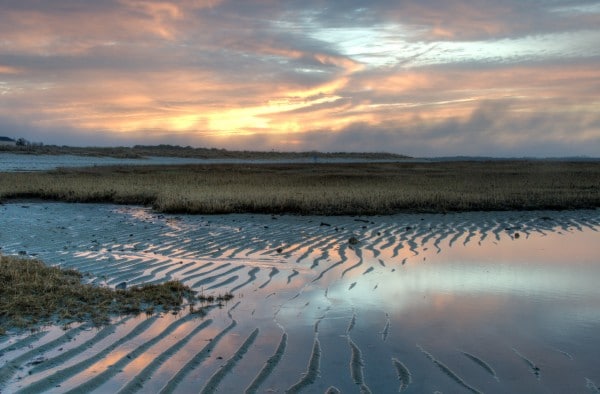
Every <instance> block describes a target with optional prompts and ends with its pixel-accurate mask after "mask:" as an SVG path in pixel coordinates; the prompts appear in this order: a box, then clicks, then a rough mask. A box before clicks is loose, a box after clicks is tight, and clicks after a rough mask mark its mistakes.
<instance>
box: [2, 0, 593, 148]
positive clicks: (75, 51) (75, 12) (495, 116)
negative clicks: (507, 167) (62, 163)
mask: <svg viewBox="0 0 600 394" xmlns="http://www.w3.org/2000/svg"><path fill="white" fill-rule="evenodd" d="M1 135H6V136H9V137H15V138H16V137H24V138H27V139H28V140H31V141H40V142H44V143H46V144H61V145H62V144H67V145H133V144H159V143H167V144H179V145H192V146H206V147H219V148H221V147H223V148H228V149H259V150H271V149H276V150H295V151H298V150H322V151H387V152H395V153H404V154H408V155H413V156H445V155H491V156H576V155H590V156H599V155H600V154H599V152H600V1H598V0H596V1H586V0H581V1H578V0H479V1H473V0H437V1H434V0H420V1H391V0H389V1H385V0H372V1H355V0H339V1H315V0H303V1H292V0H237V1H229V0H222V1H220V0H182V1H143V0H95V1H81V0H52V1H49V0H0V136H1Z"/></svg>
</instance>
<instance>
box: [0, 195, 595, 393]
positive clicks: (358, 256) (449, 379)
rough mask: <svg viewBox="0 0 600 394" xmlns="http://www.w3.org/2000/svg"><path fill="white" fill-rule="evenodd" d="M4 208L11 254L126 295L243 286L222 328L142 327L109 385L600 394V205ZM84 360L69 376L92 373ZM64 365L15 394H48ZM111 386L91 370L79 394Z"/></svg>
mask: <svg viewBox="0 0 600 394" xmlns="http://www.w3.org/2000/svg"><path fill="white" fill-rule="evenodd" d="M0 210H2V221H3V225H4V226H3V228H11V229H12V231H10V232H7V231H1V232H0V242H1V244H2V246H3V252H5V253H11V252H12V253H16V252H18V251H19V250H26V251H27V252H28V253H29V254H35V255H38V256H40V257H41V258H43V259H44V260H46V261H48V262H50V263H54V264H61V265H63V266H67V267H73V268H78V269H82V270H85V271H88V272H90V273H91V274H92V275H95V277H96V279H97V280H98V281H100V282H102V283H107V284H109V285H110V284H114V283H118V282H119V281H127V282H128V283H131V284H136V283H149V282H154V281H160V280H166V279H168V278H179V279H181V280H183V281H184V282H185V283H187V284H189V285H191V286H194V287H195V288H196V290H198V291H205V292H213V293H224V292H226V291H233V292H234V294H235V296H236V298H235V299H234V301H233V302H232V303H230V304H227V305H223V307H222V308H221V309H218V308H215V309H213V310H212V311H210V312H209V313H208V315H207V316H206V317H205V318H195V317H194V316H190V315H188V314H187V313H181V314H180V315H177V316H172V315H166V316H162V317H157V319H158V321H157V322H156V323H152V324H150V323H148V326H147V327H146V326H144V324H147V323H145V322H146V320H139V319H132V320H131V321H130V322H129V323H127V324H125V325H124V328H123V329H119V330H117V331H116V333H115V334H114V336H110V337H108V338H110V341H109V343H108V344H107V345H106V346H109V347H110V346H111V345H110V344H115V343H116V344H117V346H115V347H114V349H112V350H110V352H107V353H106V357H103V358H102V359H99V360H96V361H95V363H94V365H95V366H99V367H102V368H109V366H110V365H113V363H117V362H120V363H122V364H123V367H122V368H121V369H120V370H119V371H118V373H115V374H114V375H110V376H109V375H102V376H106V380H105V381H103V382H102V384H101V386H99V387H100V388H110V390H111V391H118V390H119V389H120V388H122V387H124V386H127V387H133V386H132V385H134V384H136V385H138V384H139V385H141V386H140V387H142V389H144V390H149V391H152V392H155V391H159V390H160V389H161V388H163V387H170V388H172V389H173V390H175V389H177V390H179V391H182V392H186V391H199V390H200V389H201V388H202V387H199V385H200V386H202V385H203V384H204V383H205V382H207V381H212V382H217V387H218V388H219V390H222V391H228V392H241V391H244V389H245V388H246V387H257V386H256V385H258V387H259V391H265V390H274V391H280V392H281V391H284V390H286V389H289V388H290V387H292V386H293V385H296V384H299V385H300V386H301V387H305V388H306V391H309V392H325V390H327V389H328V388H329V387H330V386H335V387H336V388H338V389H340V390H341V391H342V392H356V391H357V390H358V389H359V388H360V387H362V388H363V389H365V388H367V389H370V390H371V391H372V392H394V391H397V390H398V389H399V388H401V387H403V388H406V392H435V391H440V392H468V391H485V392H497V393H506V392H532V393H535V392H585V391H586V390H588V391H590V392H593V390H594V387H596V386H594V387H592V385H595V384H596V383H598V382H600V376H599V375H598V373H599V372H598V369H597V367H596V362H597V360H596V357H597V354H600V334H598V333H599V332H600V288H599V287H598V286H597V280H598V278H600V232H598V230H599V229H600V211H579V212H526V213H515V212H507V213H468V214H452V215H397V216H392V217H374V218H368V219H363V218H351V217H337V218H326V219H323V218H313V217H285V216H283V217H277V220H274V219H273V218H272V217H271V216H263V215H227V216H211V217H208V218H207V217H196V216H177V217H175V216H170V215H157V214H154V213H152V212H151V211H149V210H147V209H143V208H137V207H127V208H123V207H119V208H117V207H112V206H105V205H101V206H98V205H76V204H73V205H68V204H34V205H31V206H29V207H28V208H23V207H22V206H20V205H16V204H8V205H5V206H2V207H0ZM76 217H83V218H85V221H81V222H78V221H76V220H74V218H76ZM324 221H326V222H327V223H328V224H329V226H323V225H321V224H322V223H323V222H324ZM89 223H93V225H91V226H90V224H89ZM23 224H26V225H23ZM350 237H356V238H357V240H358V243H356V244H351V243H350V242H348V240H349V238H350ZM208 320H210V322H211V323H210V325H208V326H206V327H203V326H201V325H202V324H207V322H208ZM138 327H141V328H143V330H141V328H138ZM138 329H139V330H140V334H139V336H136V337H135V339H134V340H132V341H128V342H127V344H125V342H123V344H122V345H120V344H119V341H120V340H121V338H123V336H124V335H128V334H127V333H129V332H132V331H134V330H138ZM257 329H258V331H256V330H257ZM165 330H171V331H168V332H171V333H172V335H171V334H169V335H167V336H164V335H163V334H164V332H165ZM194 330H198V331H197V332H196V331H194ZM161 335H163V336H161ZM189 335H192V336H189ZM155 338H158V340H157V341H156V342H149V341H153V340H155ZM284 338H285V346H283V350H280V349H282V347H281V344H282V341H283V339H284ZM105 341H108V339H105ZM103 343H104V342H103ZM148 343H150V345H148ZM209 345H210V346H209ZM207 346H208V347H207ZM207 349H208V350H210V351H208V350H207ZM98 351H99V352H101V351H102V349H98ZM165 352H166V353H167V354H168V357H164V358H160V357H158V356H157V355H159V354H164V353H165ZM278 352H280V353H278ZM73 354H74V356H73V357H72V358H71V359H70V360H69V363H70V364H69V365H79V364H81V363H83V362H84V360H85V357H83V356H81V355H78V353H77V352H74V353H73ZM127 355H130V356H131V357H132V358H131V360H126V359H124V357H125V358H126V357H127ZM60 369H61V367H60V366H56V367H54V369H50V371H51V372H52V371H53V372H52V373H51V372H48V373H45V374H43V375H42V374H36V373H33V374H32V375H31V376H27V377H26V378H25V379H23V380H22V381H21V383H15V382H13V383H14V384H15V386H11V385H9V386H7V387H8V389H9V391H10V389H12V388H14V387H24V386H27V385H31V386H30V387H41V388H47V387H49V383H47V382H50V380H47V381H46V379H50V378H51V377H52V376H53V373H54V374H57V376H61V375H60ZM149 371H150V372H149ZM263 371H265V372H263ZM316 372H318V373H316ZM94 374H96V372H93V371H92V370H91V369H90V368H89V366H88V367H86V368H83V369H82V370H81V372H79V373H78V374H76V375H75V376H72V377H69V379H68V380H64V381H62V383H61V384H62V386H61V388H63V389H64V388H77V387H80V385H81V384H85V382H87V381H88V380H90V379H92V378H93V377H94V376H95V375H94ZM409 375H410V382H408V380H407V379H408V378H407V376H409ZM259 376H260V379H258V378H259ZM142 377H143V379H142ZM311 377H314V379H312V378H311ZM54 379H57V378H56V376H54ZM257 379H258V380H257ZM403 379H404V380H403ZM256 381H258V382H259V383H253V382H256ZM40 382H41V383H40ZM44 382H46V383H44ZM53 382H55V381H53ZM132 382H133V383H132ZM199 382H201V383H199ZM590 382H592V383H590ZM36 384H38V385H37V386H35V385H36ZM44 384H46V385H44ZM19 385H20V386H19ZM23 385H24V386H23ZM53 387H54V386H53ZM83 387H85V386H83Z"/></svg>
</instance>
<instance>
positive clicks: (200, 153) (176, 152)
mask: <svg viewBox="0 0 600 394" xmlns="http://www.w3.org/2000/svg"><path fill="white" fill-rule="evenodd" d="M0 152H12V153H23V154H34V155H77V156H97V157H115V158H145V157H151V156H161V157H185V158H198V159H256V160H277V159H301V158H327V159H335V158H343V159H353V158H356V159H372V160H398V159H407V158H409V156H405V155H398V154H394V153H384V152H316V151H310V152H279V151H264V152H260V151H247V150H244V151H237V150H226V149H217V148H194V147H191V146H178V145H135V146H133V147H75V146H64V145H63V146H58V145H43V144H25V145H20V146H0Z"/></svg>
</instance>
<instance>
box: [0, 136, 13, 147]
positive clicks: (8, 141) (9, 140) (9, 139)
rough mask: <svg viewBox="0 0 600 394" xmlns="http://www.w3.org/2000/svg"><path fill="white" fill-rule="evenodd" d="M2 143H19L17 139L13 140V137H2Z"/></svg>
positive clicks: (0, 143)
mask: <svg viewBox="0 0 600 394" xmlns="http://www.w3.org/2000/svg"><path fill="white" fill-rule="evenodd" d="M0 145H11V146H15V145H17V141H15V140H13V139H12V138H8V137H0Z"/></svg>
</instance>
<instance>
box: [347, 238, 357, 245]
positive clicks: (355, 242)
mask: <svg viewBox="0 0 600 394" xmlns="http://www.w3.org/2000/svg"><path fill="white" fill-rule="evenodd" d="M348 243H349V244H350V245H356V244H357V243H358V239H356V237H350V239H348Z"/></svg>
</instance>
